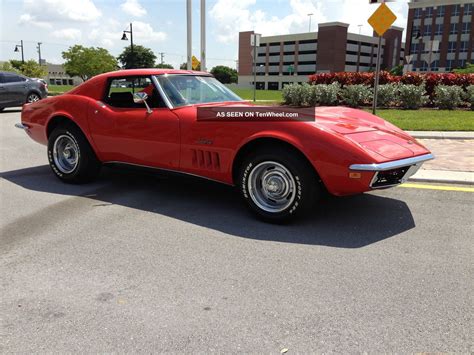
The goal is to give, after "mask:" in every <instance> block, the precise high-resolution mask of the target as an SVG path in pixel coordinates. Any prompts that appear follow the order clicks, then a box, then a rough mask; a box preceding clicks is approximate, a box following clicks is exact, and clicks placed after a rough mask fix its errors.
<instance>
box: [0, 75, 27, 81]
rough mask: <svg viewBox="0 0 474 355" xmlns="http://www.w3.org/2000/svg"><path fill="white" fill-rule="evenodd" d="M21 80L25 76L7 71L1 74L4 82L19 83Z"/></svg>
mask: <svg viewBox="0 0 474 355" xmlns="http://www.w3.org/2000/svg"><path fill="white" fill-rule="evenodd" d="M22 81H26V78H24V77H22V76H19V75H16V74H9V73H5V74H3V82H4V83H19V82H22Z"/></svg>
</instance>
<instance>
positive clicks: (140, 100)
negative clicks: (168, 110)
mask: <svg viewBox="0 0 474 355" xmlns="http://www.w3.org/2000/svg"><path fill="white" fill-rule="evenodd" d="M146 99H148V95H147V93H146V92H136V93H134V94H133V102H135V103H136V104H144V105H145V106H146V112H148V113H152V112H153V110H152V109H151V108H150V106H149V105H148V102H146Z"/></svg>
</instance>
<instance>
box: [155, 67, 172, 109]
mask: <svg viewBox="0 0 474 355" xmlns="http://www.w3.org/2000/svg"><path fill="white" fill-rule="evenodd" d="M151 81H152V82H153V84H155V87H156V88H157V89H158V92H159V93H160V95H161V97H162V98H163V100H164V101H165V104H166V106H168V108H169V109H170V110H172V109H174V106H173V104H172V103H171V101H170V99H169V98H168V96H167V95H166V94H165V91H164V90H163V88H162V87H161V84H160V82H159V81H158V79H157V78H156V75H152V76H151Z"/></svg>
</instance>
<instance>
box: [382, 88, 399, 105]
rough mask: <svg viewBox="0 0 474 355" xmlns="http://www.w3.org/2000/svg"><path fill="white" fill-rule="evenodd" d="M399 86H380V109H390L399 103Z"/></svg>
mask: <svg viewBox="0 0 474 355" xmlns="http://www.w3.org/2000/svg"><path fill="white" fill-rule="evenodd" d="M398 86H399V85H398V84H385V85H379V88H378V93H377V105H378V106H379V107H390V106H392V104H394V103H396V102H397V101H398Z"/></svg>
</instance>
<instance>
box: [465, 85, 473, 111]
mask: <svg viewBox="0 0 474 355" xmlns="http://www.w3.org/2000/svg"><path fill="white" fill-rule="evenodd" d="M466 99H467V102H469V103H470V104H471V110H474V85H470V86H468V87H467V90H466Z"/></svg>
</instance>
